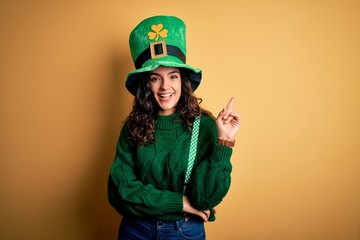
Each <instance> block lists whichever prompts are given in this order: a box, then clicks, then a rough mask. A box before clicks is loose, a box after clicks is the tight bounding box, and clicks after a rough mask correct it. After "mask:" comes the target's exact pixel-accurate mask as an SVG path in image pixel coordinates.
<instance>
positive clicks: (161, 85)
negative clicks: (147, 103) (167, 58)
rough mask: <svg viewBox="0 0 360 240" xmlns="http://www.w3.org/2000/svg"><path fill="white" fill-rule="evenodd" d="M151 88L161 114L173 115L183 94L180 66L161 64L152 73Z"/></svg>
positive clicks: (150, 78) (150, 77)
mask: <svg viewBox="0 0 360 240" xmlns="http://www.w3.org/2000/svg"><path fill="white" fill-rule="evenodd" d="M149 81H150V90H151V92H152V93H153V94H154V97H155V100H156V102H157V104H158V105H159V107H160V110H159V115H164V116H165V115H171V114H173V113H174V112H175V110H176V105H177V103H178V101H179V99H180V96H181V76H180V71H179V69H178V68H172V67H163V66H160V67H158V68H157V69H155V70H154V71H152V72H151V73H150V76H149Z"/></svg>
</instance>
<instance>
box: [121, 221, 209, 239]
mask: <svg viewBox="0 0 360 240" xmlns="http://www.w3.org/2000/svg"><path fill="white" fill-rule="evenodd" d="M164 239H171V240H177V239H182V240H183V239H192V240H205V228H204V222H203V221H198V220H195V219H192V218H189V217H187V218H184V219H181V220H179V221H169V222H167V221H152V220H137V219H133V218H128V217H123V219H122V221H121V224H120V228H119V236H118V240H164Z"/></svg>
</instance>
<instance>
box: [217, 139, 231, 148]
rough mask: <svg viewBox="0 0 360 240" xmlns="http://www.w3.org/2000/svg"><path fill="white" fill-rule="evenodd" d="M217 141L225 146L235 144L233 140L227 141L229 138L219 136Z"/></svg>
mask: <svg viewBox="0 0 360 240" xmlns="http://www.w3.org/2000/svg"><path fill="white" fill-rule="evenodd" d="M218 143H219V144H220V145H223V146H227V147H234V146H235V140H233V141H229V140H225V139H221V138H219V139H218Z"/></svg>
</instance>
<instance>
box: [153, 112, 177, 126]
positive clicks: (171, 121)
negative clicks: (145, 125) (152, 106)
mask: <svg viewBox="0 0 360 240" xmlns="http://www.w3.org/2000/svg"><path fill="white" fill-rule="evenodd" d="M180 126H182V122H181V119H180V115H179V113H177V112H175V113H173V114H171V115H168V116H161V115H158V117H157V120H156V129H161V130H168V129H174V128H178V127H180Z"/></svg>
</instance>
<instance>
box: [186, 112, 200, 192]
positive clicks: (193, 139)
mask: <svg viewBox="0 0 360 240" xmlns="http://www.w3.org/2000/svg"><path fill="white" fill-rule="evenodd" d="M199 128H200V117H196V119H195V122H194V124H193V129H192V133H191V141H190V151H189V161H188V166H187V170H186V175H185V184H184V193H185V190H186V185H187V184H188V182H189V180H190V175H191V171H192V168H193V165H194V161H195V157H196V149H197V142H198V136H199Z"/></svg>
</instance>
